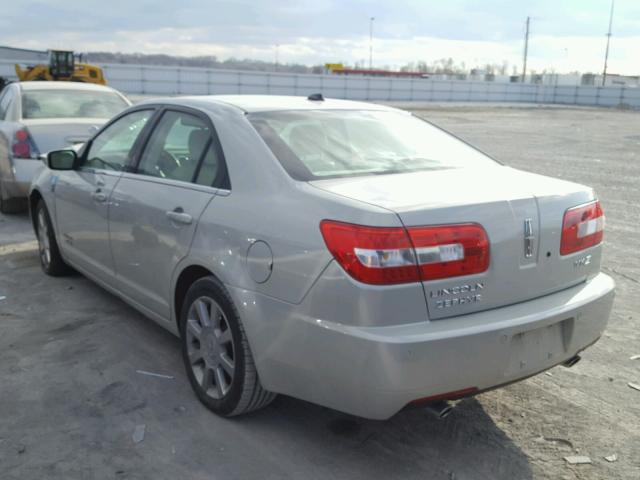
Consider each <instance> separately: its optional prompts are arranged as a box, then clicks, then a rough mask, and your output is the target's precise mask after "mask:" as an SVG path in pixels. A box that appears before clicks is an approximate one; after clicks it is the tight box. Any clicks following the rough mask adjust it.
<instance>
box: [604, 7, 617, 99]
mask: <svg viewBox="0 0 640 480" xmlns="http://www.w3.org/2000/svg"><path fill="white" fill-rule="evenodd" d="M615 3H616V2H615V0H611V13H610V14H609V33H607V49H606V50H605V52H604V71H603V72H602V86H603V87H604V84H605V82H606V81H607V62H608V61H609V43H610V42H611V26H612V25H613V6H614V5H615Z"/></svg>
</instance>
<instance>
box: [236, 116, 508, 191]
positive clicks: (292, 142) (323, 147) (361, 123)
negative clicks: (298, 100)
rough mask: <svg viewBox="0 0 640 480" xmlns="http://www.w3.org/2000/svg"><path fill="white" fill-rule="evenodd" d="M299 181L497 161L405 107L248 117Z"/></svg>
mask: <svg viewBox="0 0 640 480" xmlns="http://www.w3.org/2000/svg"><path fill="white" fill-rule="evenodd" d="M248 118H249V121H250V122H251V124H252V125H253V126H254V128H255V129H256V130H257V131H258V133H259V134H260V136H261V137H262V139H263V140H264V141H265V143H266V144H267V145H268V146H269V148H270V149H271V151H272V152H273V153H274V155H275V156H276V157H277V158H278V160H279V161H280V163H281V164H282V166H283V167H284V168H285V170H287V172H288V173H289V174H290V175H291V176H292V177H293V178H295V179H297V180H303V181H310V180H318V179H322V178H338V177H353V176H360V175H380V174H391V173H403V172H411V171H421V170H441V169H447V168H462V167H471V166H479V165H482V164H483V163H484V164H493V165H495V162H494V161H493V160H492V159H490V158H489V157H487V156H486V155H484V154H483V153H481V152H479V151H478V150H476V149H474V148H473V147H471V146H469V145H467V144H466V143H464V142H462V141H460V140H458V139H457V138H455V137H454V136H452V135H450V134H448V133H446V132H444V131H443V130H440V129H439V128H437V127H434V126H433V125H431V124H429V123H427V122H425V121H423V120H420V119H418V118H416V117H414V116H413V115H410V114H408V113H404V112H380V111H352V110H305V111H288V112H259V113H252V114H250V115H249V116H248Z"/></svg>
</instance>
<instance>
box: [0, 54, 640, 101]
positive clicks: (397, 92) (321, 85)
mask: <svg viewBox="0 0 640 480" xmlns="http://www.w3.org/2000/svg"><path fill="white" fill-rule="evenodd" d="M14 62H15V61H9V60H0V76H4V77H7V78H10V79H15V72H14V71H13V65H14ZM102 67H103V69H104V71H105V75H106V77H107V80H108V82H109V85H111V86H112V87H114V88H117V89H118V90H121V91H123V92H125V93H128V94H139V95H152V96H153V95H158V96H165V95H214V94H266V95H308V94H310V93H317V92H320V93H322V94H323V95H324V96H325V97H333V98H346V99H351V100H374V101H391V102H413V101H417V102H431V101H433V102H509V103H555V104H566V105H584V106H607V107H612V106H619V105H622V106H626V107H631V108H640V88H633V87H624V86H619V87H595V86H566V85H536V84H529V83H494V82H479V81H470V80H435V79H425V78H406V79H405V78H381V77H356V76H341V75H309V74H292V73H277V72H250V71H236V70H221V69H204V68H186V67H162V66H150V65H126V64H104V65H102Z"/></svg>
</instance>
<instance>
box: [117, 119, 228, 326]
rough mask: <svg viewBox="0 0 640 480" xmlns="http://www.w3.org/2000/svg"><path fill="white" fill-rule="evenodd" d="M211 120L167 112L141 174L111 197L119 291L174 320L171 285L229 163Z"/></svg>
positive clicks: (122, 181)
mask: <svg viewBox="0 0 640 480" xmlns="http://www.w3.org/2000/svg"><path fill="white" fill-rule="evenodd" d="M221 155H222V153H221V149H220V147H219V143H218V142H217V136H216V135H215V131H214V129H213V125H212V124H211V122H210V120H209V119H208V117H206V116H204V115H200V114H198V113H197V112H195V111H187V110H173V109H167V110H165V111H164V112H163V113H162V116H161V117H160V119H159V120H158V121H157V122H155V125H154V128H153V131H152V132H151V133H150V136H149V138H148V141H147V143H146V146H145V148H144V150H143V152H142V153H141V155H140V159H139V162H138V165H137V168H136V171H135V173H124V174H123V175H122V178H121V179H120V181H119V182H118V184H117V185H116V187H115V189H114V191H113V193H112V198H111V203H112V207H111V211H110V215H109V229H110V232H111V250H112V252H113V258H114V262H115V269H116V274H117V281H118V288H119V289H120V290H121V291H123V292H126V294H127V295H128V296H130V297H131V299H132V300H134V301H135V302H137V303H139V304H141V305H142V306H143V307H145V308H147V309H149V310H150V311H151V312H153V313H155V314H156V315H158V316H160V317H162V318H164V319H169V318H170V305H171V301H170V299H171V292H170V283H171V277H172V273H173V270H174V268H175V267H176V265H177V263H178V262H179V261H180V260H181V259H182V258H184V257H185V256H186V255H187V253H188V251H189V248H190V246H191V241H192V238H193V235H194V232H195V229H196V225H197V222H198V219H199V217H200V215H201V214H202V212H203V210H204V209H205V207H206V206H207V204H208V203H209V202H210V201H211V200H212V199H213V198H214V196H215V194H216V191H217V190H216V188H214V187H215V186H216V185H217V183H216V182H219V179H220V178H222V177H223V176H224V175H223V172H224V168H223V167H220V165H221V163H222V162H223V160H222V158H221Z"/></svg>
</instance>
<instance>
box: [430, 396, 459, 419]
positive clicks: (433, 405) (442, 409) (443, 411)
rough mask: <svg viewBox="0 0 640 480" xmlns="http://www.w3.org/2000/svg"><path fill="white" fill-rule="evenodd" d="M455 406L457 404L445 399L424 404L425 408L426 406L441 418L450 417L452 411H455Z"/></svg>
mask: <svg viewBox="0 0 640 480" xmlns="http://www.w3.org/2000/svg"><path fill="white" fill-rule="evenodd" d="M454 407H455V404H453V403H451V402H447V401H445V400H438V401H435V402H430V403H427V404H426V405H425V406H424V408H426V409H427V411H429V412H431V413H433V414H434V415H435V416H436V417H438V418H440V419H443V418H446V417H448V416H449V415H450V414H451V412H453V409H454Z"/></svg>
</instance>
